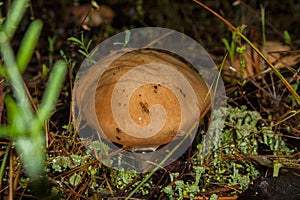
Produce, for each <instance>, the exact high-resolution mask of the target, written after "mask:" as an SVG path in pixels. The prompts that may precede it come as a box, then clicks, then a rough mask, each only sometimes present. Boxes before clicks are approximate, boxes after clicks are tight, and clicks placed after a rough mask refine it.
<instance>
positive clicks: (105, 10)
mask: <svg viewBox="0 0 300 200" xmlns="http://www.w3.org/2000/svg"><path fill="white" fill-rule="evenodd" d="M71 14H72V15H73V17H74V19H75V21H76V23H77V24H78V25H80V26H82V27H83V28H84V29H86V30H89V29H90V28H91V27H93V28H94V27H99V26H101V25H103V24H109V23H111V22H112V21H113V18H114V17H115V13H114V11H113V10H112V9H111V8H110V7H108V6H106V5H100V8H99V9H97V8H93V7H92V6H91V5H90V4H84V5H80V6H73V7H72V8H71Z"/></svg>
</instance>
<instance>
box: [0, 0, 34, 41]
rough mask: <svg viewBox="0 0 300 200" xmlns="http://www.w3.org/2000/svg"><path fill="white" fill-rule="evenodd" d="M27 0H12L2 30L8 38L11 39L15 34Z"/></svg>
mask: <svg viewBox="0 0 300 200" xmlns="http://www.w3.org/2000/svg"><path fill="white" fill-rule="evenodd" d="M28 2H29V0H14V1H13V2H12V5H11V8H10V10H9V13H8V15H7V18H6V22H5V25H4V32H5V33H6V35H7V37H8V40H11V38H12V37H13V35H14V34H15V32H16V30H17V28H18V26H19V24H20V22H21V20H22V17H23V15H24V13H25V11H26V8H27V5H28Z"/></svg>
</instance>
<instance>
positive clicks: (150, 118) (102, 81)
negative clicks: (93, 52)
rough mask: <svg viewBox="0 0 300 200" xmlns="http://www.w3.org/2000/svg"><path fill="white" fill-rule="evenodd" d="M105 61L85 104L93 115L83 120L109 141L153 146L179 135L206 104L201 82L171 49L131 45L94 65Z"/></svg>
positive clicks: (198, 117)
mask: <svg viewBox="0 0 300 200" xmlns="http://www.w3.org/2000/svg"><path fill="white" fill-rule="evenodd" d="M112 59H113V61H112V62H111V60H112ZM103 65H107V66H105V67H106V69H105V71H104V72H103V73H102V75H101V77H100V78H99V79H98V84H97V89H96V91H95V99H94V104H93V105H90V106H92V108H89V109H90V110H92V109H95V113H96V118H97V119H88V120H87V123H88V124H91V125H92V126H93V127H94V128H96V129H97V131H98V134H99V135H100V137H106V138H107V139H108V140H109V141H111V142H114V143H117V144H120V145H124V146H127V147H132V148H156V147H158V146H160V145H164V144H167V143H169V142H171V141H172V140H173V139H174V138H176V137H181V136H183V135H184V134H185V133H187V132H188V131H189V130H190V128H191V127H193V125H194V124H195V123H199V122H200V120H201V119H202V118H203V116H204V115H205V114H206V113H207V112H208V110H209V109H210V104H211V98H210V95H209V89H208V87H207V85H206V83H205V81H204V80H203V79H202V77H201V76H200V75H199V74H198V73H197V72H196V71H195V70H194V69H192V68H191V67H190V66H189V65H188V64H187V63H186V62H184V61H183V60H181V59H180V58H178V57H175V56H173V55H171V54H170V53H167V52H162V51H156V50H151V49H143V50H133V51H129V52H126V53H124V54H122V55H120V56H119V57H118V56H115V55H113V56H109V57H107V58H104V59H103V60H101V61H100V62H98V63H97V64H96V65H95V66H93V68H94V69H97V68H99V67H100V66H101V67H103ZM94 71H95V72H96V71H97V70H94ZM88 74H90V75H92V74H93V73H87V75H88ZM93 75H94V76H95V75H97V73H94V74H93ZM85 76H86V75H85ZM85 80H89V79H85ZM91 81H92V79H91Z"/></svg>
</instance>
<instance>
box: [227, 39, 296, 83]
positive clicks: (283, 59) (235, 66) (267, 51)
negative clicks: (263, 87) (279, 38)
mask: <svg viewBox="0 0 300 200" xmlns="http://www.w3.org/2000/svg"><path fill="white" fill-rule="evenodd" d="M263 53H264V55H265V56H266V57H267V58H268V59H269V60H270V62H271V63H272V64H273V65H274V66H275V67H276V68H277V69H279V68H283V67H287V66H293V65H295V64H297V63H298V62H299V61H300V54H299V52H298V53H293V51H292V50H291V48H290V47H289V46H288V45H284V44H282V43H280V42H276V41H268V42H267V43H266V46H265V48H264V50H263ZM242 60H244V61H245V63H246V64H245V68H244V69H243V68H242V65H241V61H242ZM267 68H268V67H267V65H266V64H265V63H264V61H263V60H262V58H260V57H259V55H257V53H256V52H254V50H253V49H251V47H250V46H249V45H246V50H245V52H244V53H243V54H242V56H240V55H239V54H238V53H236V55H235V58H234V61H233V62H232V63H230V61H229V59H228V60H226V62H225V64H224V67H223V74H224V80H225V81H230V80H232V79H241V78H242V79H247V78H249V77H251V76H253V75H257V74H260V73H261V72H262V71H263V70H265V69H267Z"/></svg>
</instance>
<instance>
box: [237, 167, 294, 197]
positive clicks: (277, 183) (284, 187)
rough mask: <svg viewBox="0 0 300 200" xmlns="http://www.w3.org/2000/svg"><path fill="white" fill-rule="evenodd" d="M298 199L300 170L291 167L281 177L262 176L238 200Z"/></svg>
mask: <svg viewBox="0 0 300 200" xmlns="http://www.w3.org/2000/svg"><path fill="white" fill-rule="evenodd" d="M253 199H255V200H298V199H300V170H294V169H290V170H287V172H283V173H281V174H280V176H279V177H261V178H259V179H257V180H255V181H254V183H253V185H251V186H250V188H249V189H248V190H246V191H245V192H244V193H242V194H241V195H239V198H238V200H253Z"/></svg>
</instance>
